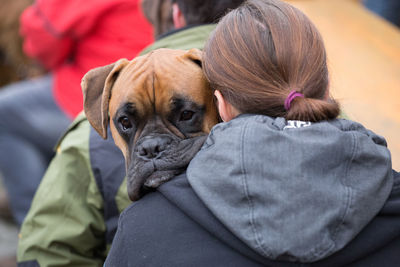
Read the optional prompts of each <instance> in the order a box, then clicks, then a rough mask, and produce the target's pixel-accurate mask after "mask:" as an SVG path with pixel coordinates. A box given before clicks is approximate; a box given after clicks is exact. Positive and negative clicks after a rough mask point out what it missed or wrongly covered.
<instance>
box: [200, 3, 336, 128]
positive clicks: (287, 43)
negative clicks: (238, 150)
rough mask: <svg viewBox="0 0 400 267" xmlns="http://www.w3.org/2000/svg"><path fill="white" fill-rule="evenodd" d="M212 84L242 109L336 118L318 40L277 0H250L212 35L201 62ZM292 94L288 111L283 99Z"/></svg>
mask: <svg viewBox="0 0 400 267" xmlns="http://www.w3.org/2000/svg"><path fill="white" fill-rule="evenodd" d="M203 65H204V72H205V75H206V77H207V79H208V80H209V81H210V83H211V86H212V88H213V89H215V90H219V91H220V92H221V93H222V95H223V96H224V97H225V99H226V100H227V101H228V102H229V103H231V104H232V105H233V106H234V107H235V108H236V109H238V110H239V111H240V112H241V113H254V114H263V115H268V116H271V117H285V118H286V119H288V120H303V121H313V122H316V121H321V120H328V119H334V118H336V117H337V116H338V115H339V113H340V108H339V105H338V104H337V102H335V101H334V100H333V99H328V100H326V99H327V97H326V96H327V93H328V84H329V75H328V68H327V64H326V52H325V48H324V44H323V41H322V38H321V36H320V34H319V32H318V30H317V29H316V27H315V26H314V25H313V23H312V22H311V21H310V20H309V19H308V18H307V17H306V16H305V15H304V14H303V13H302V12H301V11H299V10H298V9H296V8H294V7H292V6H291V5H289V4H286V3H284V2H281V1H279V0H248V1H246V2H245V3H244V4H243V5H241V6H240V7H239V8H237V9H235V10H233V11H231V12H229V13H228V14H227V15H226V16H225V17H224V18H223V19H222V20H221V21H220V23H219V24H218V26H217V28H216V30H215V31H214V33H213V34H212V35H211V36H210V39H209V40H208V42H207V44H206V47H205V55H204V60H203ZM294 90H295V91H297V92H299V93H301V94H303V95H304V98H302V97H296V98H295V99H294V100H293V101H292V103H291V107H290V109H289V110H288V111H287V110H286V109H285V107H284V102H285V100H286V98H287V97H288V95H289V94H290V93H291V92H292V91H294Z"/></svg>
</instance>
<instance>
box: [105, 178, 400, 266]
mask: <svg viewBox="0 0 400 267" xmlns="http://www.w3.org/2000/svg"><path fill="white" fill-rule="evenodd" d="M393 175H394V185H393V189H392V192H391V194H390V197H389V199H388V200H387V202H386V204H385V206H384V207H383V208H382V210H381V211H380V213H379V214H378V215H377V216H376V217H375V218H374V219H373V220H372V221H371V222H370V223H369V224H368V225H367V226H366V227H365V228H364V230H363V231H362V232H361V233H360V234H359V235H357V237H356V238H355V239H354V240H353V241H351V242H350V243H349V244H348V245H347V246H346V247H345V248H344V249H342V250H340V251H339V252H337V253H335V254H333V255H331V256H329V257H328V258H326V259H323V260H321V261H318V262H314V263H312V264H299V263H289V262H277V261H271V260H269V259H267V258H264V257H263V256H261V255H259V254H257V253H256V252H255V251H254V250H252V249H251V248H249V247H248V246H247V245H245V244H244V243H243V242H242V241H240V240H239V239H238V238H237V237H235V236H234V235H233V234H232V233H231V232H230V231H229V230H228V229H227V228H226V227H225V226H224V225H222V224H221V223H220V222H219V221H218V220H217V219H216V217H215V216H214V215H213V214H211V212H210V211H209V210H208V209H207V208H206V206H205V205H204V204H203V203H202V202H201V200H200V199H199V198H198V197H197V196H196V194H195V193H194V191H193V190H192V188H191V187H190V185H189V183H188V181H187V178H186V174H183V175H180V176H178V177H176V178H175V179H174V180H172V181H170V182H168V183H166V184H164V185H162V186H160V187H159V188H158V190H157V191H155V192H152V193H149V194H148V195H146V196H145V197H144V198H143V199H141V200H140V201H137V202H135V203H133V204H132V205H130V206H129V207H128V208H127V209H126V210H125V211H124V212H123V213H122V214H121V216H120V219H119V225H118V231H117V234H116V236H115V239H114V242H113V245H112V248H111V250H110V253H109V255H108V257H107V260H106V263H105V266H108V267H109V266H174V267H178V266H206V267H211V266H246V267H247V266H332V267H337V266H363V267H364V266H379V267H381V266H393V267H394V266H399V265H400V174H399V173H397V172H394V171H393Z"/></svg>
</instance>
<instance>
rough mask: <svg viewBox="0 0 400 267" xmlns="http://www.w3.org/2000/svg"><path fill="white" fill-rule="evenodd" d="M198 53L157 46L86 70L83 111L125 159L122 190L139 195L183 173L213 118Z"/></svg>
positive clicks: (207, 85) (211, 96)
mask: <svg viewBox="0 0 400 267" xmlns="http://www.w3.org/2000/svg"><path fill="white" fill-rule="evenodd" d="M201 65H202V64H201V51H200V50H197V49H192V50H190V51H183V50H171V49H158V50H155V51H153V52H151V53H149V54H147V55H144V56H140V57H137V58H135V59H134V60H132V61H128V60H126V59H121V60H119V61H117V62H116V63H114V64H111V65H108V66H104V67H100V68H96V69H93V70H91V71H89V72H88V73H87V74H86V75H85V76H84V77H83V79H82V90H83V95H84V110H85V113H86V117H87V119H88V120H89V122H90V124H91V125H92V126H93V128H94V129H96V131H97V132H98V133H99V134H100V135H101V136H102V137H103V138H104V139H106V138H107V127H108V124H110V128H111V133H112V136H113V138H114V142H115V144H116V145H117V146H118V147H119V148H120V149H121V151H122V153H123V154H124V157H125V164H126V173H127V181H128V194H129V197H130V199H131V200H133V201H135V200H137V199H139V198H140V197H141V196H142V195H143V194H145V193H146V192H147V191H149V190H154V188H156V187H158V186H159V185H160V184H162V183H164V182H166V181H168V180H170V179H171V178H173V177H174V176H176V175H177V174H180V173H181V172H183V171H184V170H185V169H186V167H187V165H188V164H189V162H190V160H191V159H192V158H193V157H194V155H195V154H196V153H197V152H198V150H199V149H200V148H201V146H202V144H203V142H204V140H205V138H206V136H207V134H208V133H209V131H210V130H211V128H212V126H213V125H215V124H216V123H217V122H218V115H217V114H218V113H217V110H216V107H215V105H214V103H213V95H212V91H211V89H210V87H209V84H208V82H207V80H206V78H205V77H204V75H203V72H202V69H201Z"/></svg>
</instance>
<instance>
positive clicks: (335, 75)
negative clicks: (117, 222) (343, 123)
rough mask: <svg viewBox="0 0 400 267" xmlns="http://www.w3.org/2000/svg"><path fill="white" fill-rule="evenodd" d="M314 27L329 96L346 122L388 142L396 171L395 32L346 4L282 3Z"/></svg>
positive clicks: (323, 0) (398, 80)
mask: <svg viewBox="0 0 400 267" xmlns="http://www.w3.org/2000/svg"><path fill="white" fill-rule="evenodd" d="M287 2H289V3H291V4H293V5H294V6H296V7H297V8H299V9H300V10H302V11H303V12H304V13H306V14H307V15H308V16H309V17H310V19H311V20H312V21H313V22H314V23H315V24H316V25H317V27H318V29H319V30H320V32H321V34H322V36H323V38H324V41H325V45H326V49H327V53H328V64H329V69H330V74H331V77H330V79H331V87H330V90H331V94H332V95H333V96H334V97H335V98H336V99H338V100H339V102H340V103H341V106H342V108H343V110H344V112H345V113H346V115H348V116H349V118H350V119H352V120H355V121H358V122H361V123H362V124H363V125H364V126H365V127H366V128H369V129H371V130H372V131H374V132H375V133H377V134H380V135H382V136H384V137H385V138H386V140H387V141H388V147H389V149H390V151H391V153H392V160H393V168H394V169H396V170H398V171H399V170H400V29H399V28H397V27H395V26H394V25H392V24H390V23H388V22H386V21H384V20H383V19H381V18H380V17H378V16H376V15H374V14H373V13H371V12H370V11H368V10H367V9H365V8H364V7H363V6H362V5H361V4H360V3H358V2H357V1H350V0H335V1H332V0H330V1H328V0H288V1H287Z"/></svg>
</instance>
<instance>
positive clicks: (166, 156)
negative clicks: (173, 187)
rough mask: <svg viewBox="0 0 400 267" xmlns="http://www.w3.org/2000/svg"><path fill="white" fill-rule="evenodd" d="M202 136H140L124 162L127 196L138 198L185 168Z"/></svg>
mask: <svg viewBox="0 0 400 267" xmlns="http://www.w3.org/2000/svg"><path fill="white" fill-rule="evenodd" d="M205 139H206V135H202V136H198V137H193V138H188V139H183V140H182V139H178V138H177V139H173V138H172V137H171V136H168V135H160V136H149V137H144V138H143V139H142V140H139V141H138V142H137V144H136V147H135V149H134V150H133V153H132V156H131V162H130V163H129V165H128V166H127V167H128V170H127V180H128V195H129V198H130V199H131V200H132V201H135V200H138V199H139V198H141V197H142V196H143V195H144V194H145V193H147V192H148V191H152V190H154V189H155V188H157V187H158V186H160V185H161V184H163V183H165V182H167V181H169V180H171V179H172V178H173V177H175V176H176V175H179V174H180V173H182V172H184V171H185V169H186V167H187V166H188V164H189V162H190V161H191V160H192V158H193V157H194V156H195V155H196V153H197V152H198V151H199V150H200V148H201V146H202V145H203V143H204V141H205Z"/></svg>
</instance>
